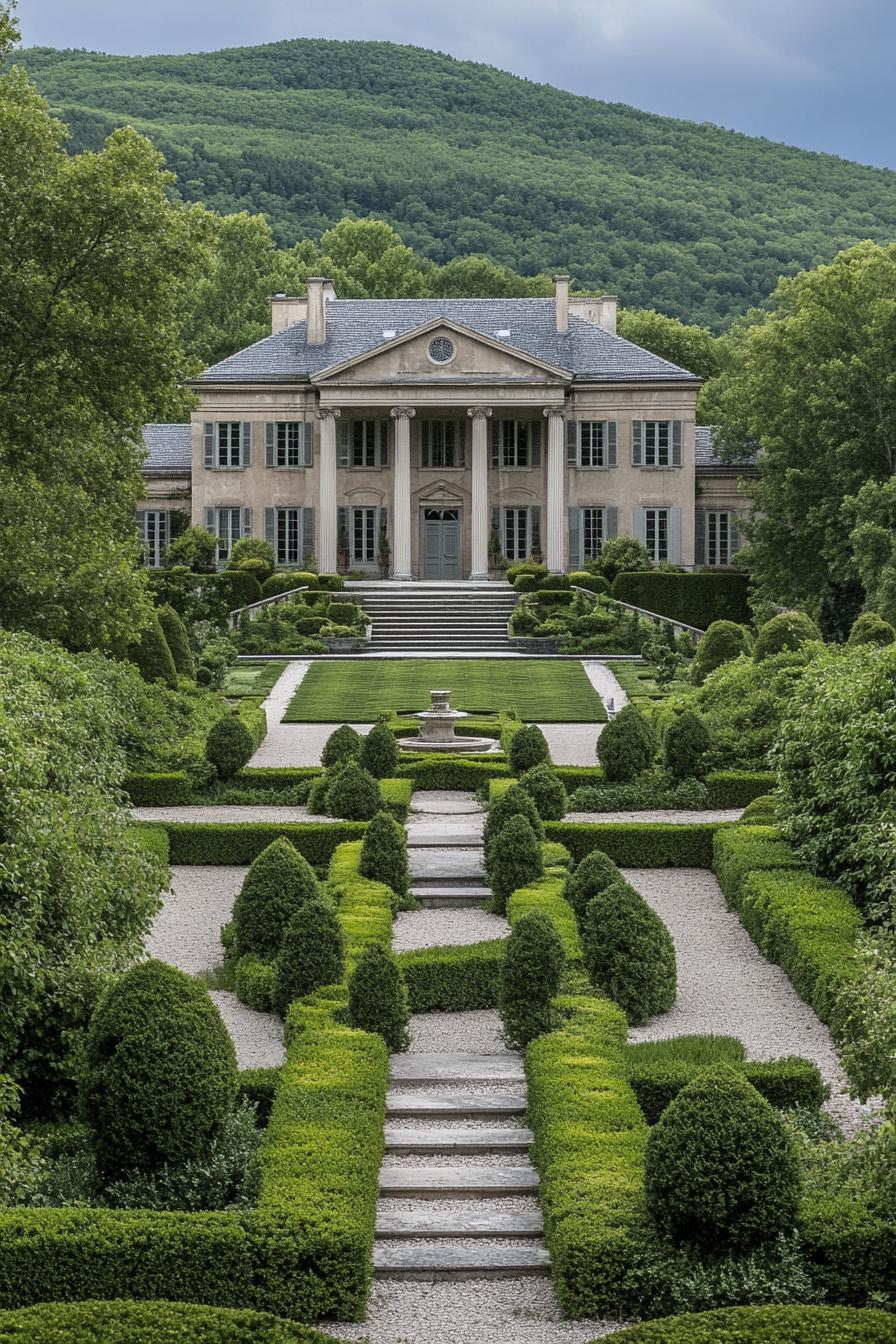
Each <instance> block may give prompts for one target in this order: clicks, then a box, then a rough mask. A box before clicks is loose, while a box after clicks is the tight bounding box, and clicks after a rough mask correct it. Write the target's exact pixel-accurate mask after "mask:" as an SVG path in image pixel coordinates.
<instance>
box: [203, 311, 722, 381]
mask: <svg viewBox="0 0 896 1344" xmlns="http://www.w3.org/2000/svg"><path fill="white" fill-rule="evenodd" d="M438 318H446V319H447V320H449V321H453V322H456V323H458V324H459V325H460V326H463V327H468V328H470V329H471V330H473V331H477V332H481V333H482V334H483V335H486V336H489V337H490V338H491V339H492V340H497V341H499V342H500V343H501V344H503V345H506V346H507V347H508V348H509V349H512V350H516V351H519V352H520V353H522V354H528V355H533V356H534V357H535V358H536V359H541V360H544V361H545V362H546V363H549V364H554V365H556V366H557V367H559V368H561V369H565V370H568V372H569V373H570V374H571V375H572V376H573V377H574V378H576V379H582V380H587V381H591V380H598V381H608V382H623V381H628V380H630V379H636V380H639V381H640V380H646V381H651V382H664V381H667V380H674V381H676V382H681V381H682V380H687V381H690V380H692V379H694V380H695V381H696V379H695V375H694V374H692V373H688V372H687V370H685V369H680V368H679V367H678V366H677V365H676V364H670V363H669V362H668V360H665V359H660V358H659V356H658V355H653V354H650V352H649V351H647V350H642V349H641V347H640V346H637V345H633V344H632V343H631V341H626V340H623V339H622V337H621V336H614V335H613V334H612V333H611V332H608V331H604V329H603V328H602V327H598V326H595V325H594V323H592V322H585V321H584V320H583V319H582V318H579V317H570V319H569V330H568V331H567V332H563V333H560V332H558V331H557V328H556V319H555V309H554V300H553V299H331V300H330V302H329V303H328V304H327V339H326V342H325V343H324V344H323V345H311V346H309V345H308V343H307V340H306V324H305V323H304V322H296V323H295V324H294V325H293V326H291V327H287V328H286V329H285V331H280V332H277V334H276V335H275V336H267V337H265V339H264V340H261V341H257V342H256V343H255V345H250V346H248V347H247V348H246V349H245V350H240V351H238V353H237V354H235V355H231V356H230V357H229V358H228V359H223V360H221V362H220V363H219V364H213V365H212V367H211V368H209V369H206V370H205V372H204V373H203V374H202V377H201V379H200V381H201V382H208V383H233V382H262V383H271V382H286V381H297V380H298V381H301V380H304V379H307V378H308V376H309V375H311V374H314V373H320V372H322V371H323V370H324V369H328V368H330V367H332V366H333V365H334V364H339V363H341V362H342V360H345V359H351V358H352V357H354V356H356V355H360V354H363V353H364V352H365V351H370V350H374V349H375V348H376V347H377V346H380V345H384V344H387V343H388V341H389V340H391V339H394V338H391V337H388V338H387V337H384V336H383V332H384V331H394V332H395V335H396V336H402V335H405V334H407V333H408V332H411V331H414V330H415V329H416V328H417V327H420V326H423V325H425V324H426V323H427V322H432V321H434V320H437V319H438ZM506 330H509V331H510V336H509V337H507V336H505V337H500V336H498V335H497V333H498V332H499V331H506Z"/></svg>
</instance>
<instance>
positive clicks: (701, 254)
mask: <svg viewBox="0 0 896 1344" xmlns="http://www.w3.org/2000/svg"><path fill="white" fill-rule="evenodd" d="M17 59H18V60H19V62H20V63H22V64H24V65H25V67H26V68H27V70H28V71H29V73H30V75H31V77H32V78H33V79H34V80H35V82H36V83H37V85H38V87H39V88H40V89H41V90H42V92H43V93H44V94H45V95H46V97H47V98H48V99H49V101H50V103H51V105H52V107H53V108H54V110H55V111H56V112H57V113H58V115H60V116H61V117H62V118H63V119H64V120H66V121H67V122H69V123H70V125H71V128H72V135H73V141H72V143H73V147H74V148H75V149H80V148H84V147H94V146H96V145H97V144H99V143H100V142H101V141H102V139H103V138H104V136H105V135H106V134H107V133H108V131H109V130H110V129H111V128H112V127H114V126H118V125H121V124H122V123H124V122H130V123H132V124H133V125H135V126H137V127H138V128H139V129H140V130H142V131H144V132H145V133H146V134H147V135H149V136H151V138H152V139H153V140H154V141H155V143H156V144H157V145H158V146H159V147H160V148H161V149H162V150H163V151H164V153H165V155H166V157H167V159H168V162H169V164H170V166H171V167H172V169H173V170H174V171H175V172H176V174H177V179H178V183H179V187H180V191H181V192H182V193H183V195H184V196H185V197H186V198H188V199H190V200H200V201H203V202H205V204H206V205H208V206H210V207H212V208H213V209H215V210H219V211H221V212H224V213H227V212H230V211H235V210H243V209H248V210H252V211H263V212H264V213H265V214H266V215H267V216H268V217H269V219H270V222H271V226H272V228H273V230H274V233H275V235H276V236H277V238H278V239H279V241H280V242H281V243H283V244H291V243H293V242H296V241H297V240H299V239H301V238H305V237H313V236H317V235H319V234H320V232H321V231H322V230H323V229H324V228H326V227H327V226H329V225H331V224H332V223H334V222H335V221H336V220H338V219H340V218H341V217H342V216H343V215H345V214H347V213H353V214H357V215H362V216H365V215H373V216H376V217H379V218H382V219H386V220H388V221H389V222H390V223H391V224H393V225H394V226H395V227H396V228H397V229H398V231H399V232H400V233H401V235H402V237H403V238H404V240H405V242H407V243H409V244H410V245H411V246H413V247H414V248H415V249H416V250H417V251H419V252H421V253H423V254H425V255H426V256H429V257H431V258H432V259H433V260H434V261H437V262H445V261H447V260H450V259H451V258H452V257H454V256H458V255H462V254H465V253H471V252H482V253H486V254H488V255H489V256H491V257H492V258H494V259H495V260H496V261H499V262H503V263H504V264H505V265H508V266H511V267H512V268H513V269H514V270H518V271H522V272H523V273H524V274H535V273H537V272H539V271H543V270H556V269H562V270H569V271H570V272H571V273H572V275H573V278H574V281H575V282H576V283H577V284H578V285H579V286H581V287H587V288H589V289H591V288H594V287H596V288H597V289H598V291H600V290H607V291H613V292H616V293H618V294H619V295H620V297H621V299H622V301H623V302H624V303H625V304H627V305H628V306H630V307H656V308H659V309H660V310H661V311H664V312H667V313H670V314H673V315H675V316H678V317H681V318H684V319H686V320H688V321H692V322H705V323H707V324H709V325H710V326H712V327H714V328H719V327H721V326H723V325H725V323H726V322H727V321H729V320H730V319H731V318H732V317H733V316H734V315H735V314H737V313H740V312H743V311H745V310H746V309H747V308H748V307H750V306H751V305H752V304H755V303H758V302H760V301H761V300H762V299H764V298H765V297H766V295H767V294H768V293H769V291H770V290H771V289H772V288H773V286H774V284H775V282H776V280H777V279H778V277H779V275H781V274H784V273H791V272H793V271H796V270H800V269H802V268H803V267H806V266H814V265H817V264H818V263H820V262H823V261H827V260H829V259H830V258H831V257H832V256H833V255H834V254H835V253H836V252H837V251H839V250H840V249H841V248H844V247H847V246H848V245H850V244H851V243H854V242H856V241H857V240H859V239H862V238H872V239H874V240H876V241H878V242H889V241H891V240H892V239H893V238H894V237H896V174H894V173H892V172H890V171H888V170H885V169H878V168H867V167H862V166H860V165H858V164H853V163H847V162H846V161H844V160H842V159H838V158H835V157H833V156H831V155H826V154H815V153H810V152H808V151H805V150H800V149H792V148H789V147H787V146H785V145H779V144H775V143H773V142H771V141H768V140H760V139H751V138H749V137H747V136H744V135H739V134H737V133H735V132H733V131H726V130H721V129H720V128H718V127H716V126H711V125H707V124H705V123H704V124H701V125H698V124H696V123H694V122H686V121H677V120H673V119H671V118H669V117H659V116H653V115H650V114H648V113H646V112H639V111H637V110H636V109H635V108H631V107H626V106H624V105H622V104H619V103H604V102H598V101H596V100H594V99H591V98H583V97H579V96H577V95H574V94H571V93H564V92H563V91H561V90H559V89H555V88H552V87H550V86H549V85H540V84H532V83H530V82H528V81H527V80H524V79H518V78H516V77H515V76H513V75H509V74H504V73H503V72H501V71H499V70H495V69H492V68H491V67H489V66H484V65H475V64H472V63H471V62H466V61H456V60H453V59H452V58H451V57H449V56H443V55H440V54H437V53H435V52H429V51H422V50H418V49H417V48H412V47H401V46H394V45H392V44H391V43H386V42H328V41H316V40H315V41H311V40H297V41H289V42H278V43H274V44H272V45H269V46H262V47H243V48H233V49H231V50H227V51H217V52H210V53H203V54H199V55H193V56H150V57H130V56H104V55H100V54H97V53H95V52H87V51H55V50H53V49H50V48H33V49H30V50H26V51H24V52H22V53H19V55H18V57H17Z"/></svg>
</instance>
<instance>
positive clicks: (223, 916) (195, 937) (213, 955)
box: [146, 865, 248, 975]
mask: <svg viewBox="0 0 896 1344" xmlns="http://www.w3.org/2000/svg"><path fill="white" fill-rule="evenodd" d="M247 872H248V869H247V868H236V867H229V866H227V865H222V866H221V867H218V866H217V865H215V866H213V867H209V866H200V865H196V866H195V867H176V868H172V870H171V890H170V891H168V892H166V893H165V896H164V898H163V902H162V908H161V910H160V911H159V913H158V914H157V915H156V917H155V919H154V920H153V925H152V928H151V929H150V931H149V935H148V937H147V939H146V951H147V953H148V954H149V956H151V957H158V958H159V960H160V961H167V962H168V963H169V964H170V965H172V966H179V967H180V969H181V970H182V971H188V972H189V973H190V974H191V975H195V974H196V973H197V971H211V970H213V969H214V967H215V966H220V964H221V962H222V961H223V959H224V949H223V948H222V947H221V939H220V933H221V925H222V924H226V923H227V922H228V920H229V919H230V915H231V911H232V910H233V902H234V900H235V898H236V894H237V892H238V891H239V889H240V887H241V886H242V885H243V878H244V877H245V876H246V873H247Z"/></svg>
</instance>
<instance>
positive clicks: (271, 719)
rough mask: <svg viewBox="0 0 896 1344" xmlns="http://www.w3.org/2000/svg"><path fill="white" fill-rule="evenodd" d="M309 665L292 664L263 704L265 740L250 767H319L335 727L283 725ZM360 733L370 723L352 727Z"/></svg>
mask: <svg viewBox="0 0 896 1344" xmlns="http://www.w3.org/2000/svg"><path fill="white" fill-rule="evenodd" d="M310 666H311V664H310V663H307V662H301V661H299V662H293V663H290V664H289V666H288V667H287V668H286V671H285V672H284V673H283V675H282V676H281V677H280V679H279V680H278V681H277V683H276V684H275V686H274V688H273V690H272V691H271V693H270V695H269V696H268V698H267V700H265V702H264V705H263V709H264V712H265V714H266V715H267V720H268V731H267V736H266V737H265V739H264V741H263V742H262V744H261V746H260V747H259V748H258V750H257V751H256V753H255V755H254V756H253V757H252V759H251V760H250V762H249V765H250V766H265V765H266V766H285V765H320V754H321V752H322V751H323V749H324V743H325V742H326V740H327V738H328V737H329V736H330V734H331V733H332V732H334V731H335V729H336V728H338V727H339V725H338V724H337V723H283V722H281V720H282V718H283V715H284V714H285V713H286V710H287V707H288V705H289V703H290V701H291V700H292V698H293V696H294V695H295V693H296V689H297V687H298V686H300V685H301V683H302V680H303V678H304V676H305V673H306V672H307V671H308V669H309V667H310ZM353 726H354V728H355V729H356V730H357V731H358V732H359V733H367V732H369V731H370V729H371V728H372V727H373V725H372V724H370V723H356V724H354V725H353Z"/></svg>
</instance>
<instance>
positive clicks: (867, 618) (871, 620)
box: [846, 611, 896, 649]
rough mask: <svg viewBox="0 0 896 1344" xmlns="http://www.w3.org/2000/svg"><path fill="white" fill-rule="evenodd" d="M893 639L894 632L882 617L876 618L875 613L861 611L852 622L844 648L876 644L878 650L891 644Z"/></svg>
mask: <svg viewBox="0 0 896 1344" xmlns="http://www.w3.org/2000/svg"><path fill="white" fill-rule="evenodd" d="M894 639H896V630H894V629H893V627H892V625H891V624H890V622H889V621H885V620H884V618H883V616H878V614H877V612H876V611H863V612H862V614H861V616H857V617H856V619H855V621H854V622H853V626H852V629H851V630H850V632H849V639H848V640H847V641H846V647H847V648H848V649H854V648H856V647H858V646H859V645H860V644H876V645H877V646H878V647H879V648H885V647H886V645H888V644H892V643H893V641H894Z"/></svg>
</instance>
